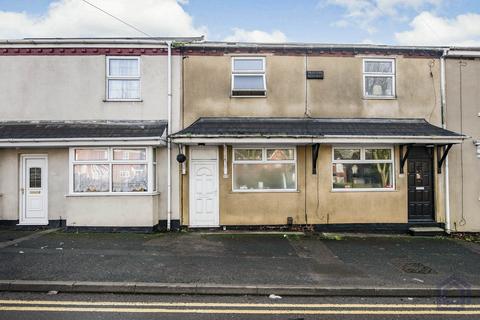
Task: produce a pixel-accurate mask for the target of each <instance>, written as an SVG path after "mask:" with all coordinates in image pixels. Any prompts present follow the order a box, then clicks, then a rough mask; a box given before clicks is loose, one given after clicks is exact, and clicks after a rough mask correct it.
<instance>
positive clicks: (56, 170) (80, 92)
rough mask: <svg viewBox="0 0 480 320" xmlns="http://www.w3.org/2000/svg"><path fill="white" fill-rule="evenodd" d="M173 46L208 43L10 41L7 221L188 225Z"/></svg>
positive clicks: (0, 197)
mask: <svg viewBox="0 0 480 320" xmlns="http://www.w3.org/2000/svg"><path fill="white" fill-rule="evenodd" d="M173 40H177V41H180V42H188V41H192V40H199V39H195V38H192V39H160V38H159V39H152V38H148V39H141V38H140V39H27V40H18V41H2V42H0V74H1V80H0V119H1V122H0V176H1V178H0V221H1V223H3V224H12V225H15V224H19V225H47V224H50V225H62V224H66V225H67V226H69V227H95V228H97V227H109V228H112V227H113V228H119V227H128V228H134V229H135V228H136V229H149V230H152V229H153V228H155V227H157V226H160V227H162V228H167V227H170V225H169V221H172V220H173V221H178V220H179V219H178V192H175V193H174V192H171V190H174V189H176V188H177V189H178V175H177V174H176V175H174V176H173V177H172V176H171V175H170V174H169V172H178V168H177V164H176V162H175V161H174V158H173V161H171V160H172V158H170V157H169V154H170V152H169V149H168V143H167V135H168V132H172V130H177V129H179V128H180V126H179V125H180V122H179V121H180V120H179V110H180V103H181V90H180V89H181V57H180V55H179V53H178V50H177V49H175V48H172V42H173ZM174 156H175V155H172V157H174ZM176 168H177V169H176ZM175 214H177V216H175Z"/></svg>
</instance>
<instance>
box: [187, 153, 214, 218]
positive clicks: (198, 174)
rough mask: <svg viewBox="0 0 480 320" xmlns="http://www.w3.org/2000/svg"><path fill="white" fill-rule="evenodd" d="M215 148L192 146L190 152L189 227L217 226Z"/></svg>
mask: <svg viewBox="0 0 480 320" xmlns="http://www.w3.org/2000/svg"><path fill="white" fill-rule="evenodd" d="M218 179H219V178H218V157H217V148H216V147H215V148H207V147H203V148H192V149H191V152H190V223H189V225H190V226H191V227H218V226H219V213H218Z"/></svg>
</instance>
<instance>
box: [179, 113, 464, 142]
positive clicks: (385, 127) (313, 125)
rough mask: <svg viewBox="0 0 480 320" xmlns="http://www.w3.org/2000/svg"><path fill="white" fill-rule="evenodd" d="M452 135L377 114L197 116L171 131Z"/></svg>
mask: <svg viewBox="0 0 480 320" xmlns="http://www.w3.org/2000/svg"><path fill="white" fill-rule="evenodd" d="M212 136H223V137H242V136H244V137H328V136H345V137H349V136H355V137H366V136H368V137H376V136H378V137H405V136H407V137H409V136H411V137H416V136H422V137H451V138H462V137H464V136H463V135H462V134H459V133H456V132H452V131H449V130H445V129H442V128H440V127H437V126H434V125H432V124H430V123H428V122H427V121H426V120H424V119H378V118H347V119H344V118H256V117H230V118H209V117H207V118H200V119H198V120H197V121H196V122H194V123H193V124H192V125H190V126H189V127H188V128H186V129H184V130H182V131H180V132H177V133H175V134H173V135H172V137H174V138H179V137H212Z"/></svg>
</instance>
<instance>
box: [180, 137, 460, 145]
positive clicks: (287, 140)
mask: <svg viewBox="0 0 480 320" xmlns="http://www.w3.org/2000/svg"><path fill="white" fill-rule="evenodd" d="M463 139H465V137H362V136H356V137H345V136H339V137H335V136H324V137H319V136H268V137H266V136H217V137H212V136H202V137H195V136H185V137H174V138H172V140H173V141H174V142H175V143H177V144H178V143H181V144H197V143H212V144H225V143H243V144H255V143H269V144H274V143H275V144H312V143H323V144H335V143H339V144H360V143H375V144H405V143H421V144H432V143H434V144H458V143H462V141H463Z"/></svg>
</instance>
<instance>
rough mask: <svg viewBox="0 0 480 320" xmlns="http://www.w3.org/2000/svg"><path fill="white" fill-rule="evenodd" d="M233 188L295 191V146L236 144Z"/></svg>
mask: <svg viewBox="0 0 480 320" xmlns="http://www.w3.org/2000/svg"><path fill="white" fill-rule="evenodd" d="M232 163H233V170H232V173H233V177H232V178H233V190H234V191H257V192H262V191H263V192H271V191H296V189H297V161H296V150H295V148H234V149H233V161H232Z"/></svg>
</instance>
